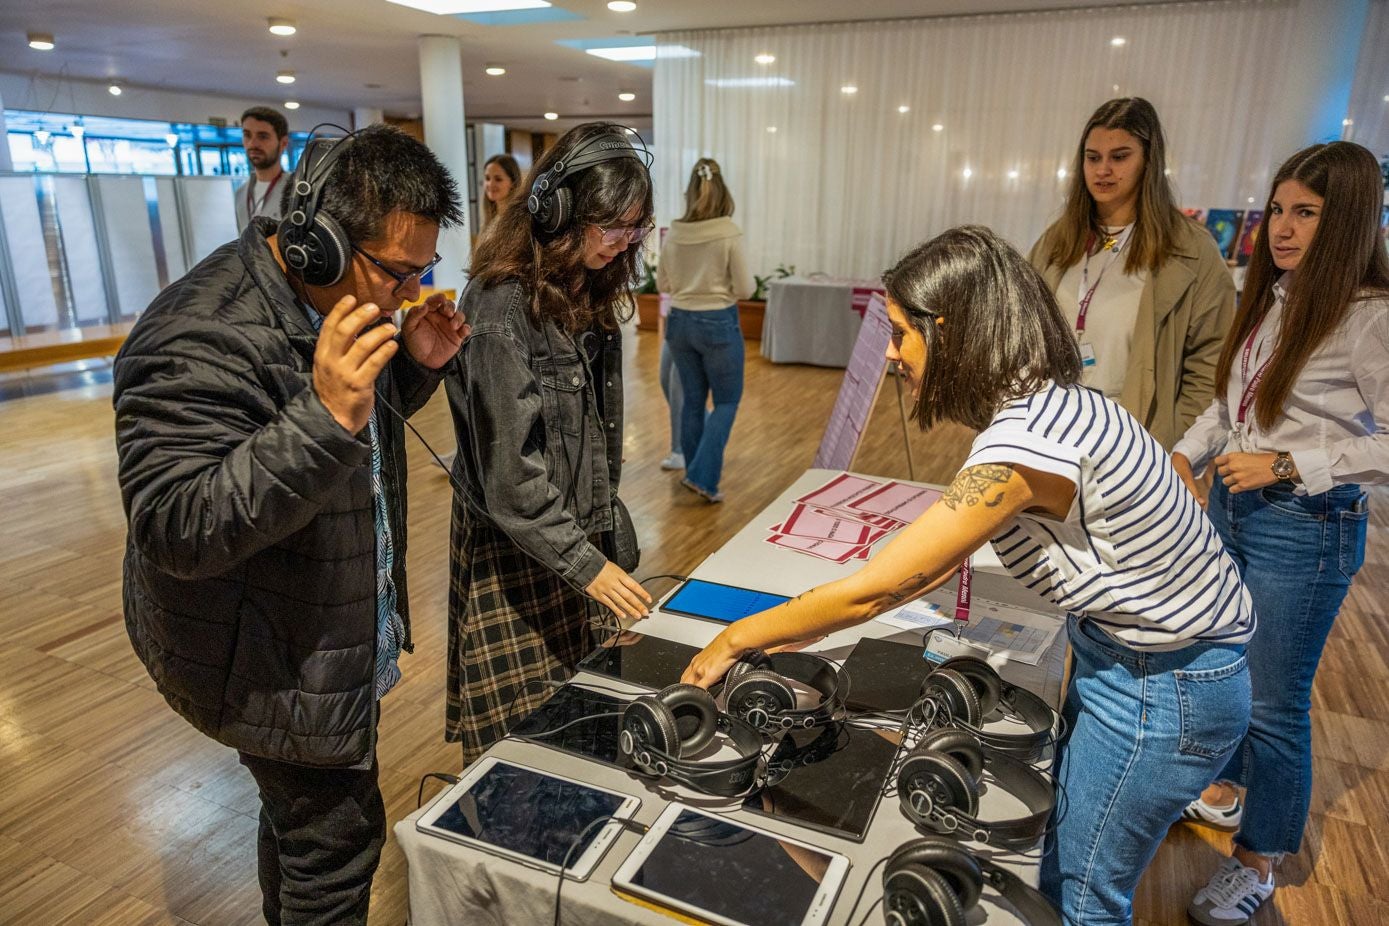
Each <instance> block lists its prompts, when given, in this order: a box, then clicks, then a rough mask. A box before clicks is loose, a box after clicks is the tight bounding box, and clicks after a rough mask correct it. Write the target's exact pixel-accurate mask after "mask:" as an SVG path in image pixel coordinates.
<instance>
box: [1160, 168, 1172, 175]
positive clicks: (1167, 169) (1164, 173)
mask: <svg viewBox="0 0 1389 926" xmlns="http://www.w3.org/2000/svg"><path fill="white" fill-rule="evenodd" d="M1162 175H1163V176H1164V177H1170V176H1172V168H1170V167H1168V168H1165V169H1164V170H1163V172H1162Z"/></svg>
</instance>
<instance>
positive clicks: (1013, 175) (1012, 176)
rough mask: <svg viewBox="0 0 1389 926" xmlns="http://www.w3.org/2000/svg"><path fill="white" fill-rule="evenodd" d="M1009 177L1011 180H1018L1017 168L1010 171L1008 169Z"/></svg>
mask: <svg viewBox="0 0 1389 926" xmlns="http://www.w3.org/2000/svg"><path fill="white" fill-rule="evenodd" d="M1008 179H1009V180H1016V179H1018V172H1017V171H1015V170H1010V171H1008Z"/></svg>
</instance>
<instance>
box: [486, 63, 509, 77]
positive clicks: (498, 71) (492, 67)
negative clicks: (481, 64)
mask: <svg viewBox="0 0 1389 926" xmlns="http://www.w3.org/2000/svg"><path fill="white" fill-rule="evenodd" d="M505 73H506V68H504V67H502V66H501V65H500V64H489V65H487V76H488V77H501V76H502V75H503V74H505Z"/></svg>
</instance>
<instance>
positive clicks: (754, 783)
mask: <svg viewBox="0 0 1389 926" xmlns="http://www.w3.org/2000/svg"><path fill="white" fill-rule="evenodd" d="M716 729H717V730H718V732H720V733H722V734H724V735H725V736H727V737H728V740H729V742H731V743H732V744H733V748H734V749H736V750H737V751H738V757H737V758H736V759H720V760H718V761H716V762H701V761H699V760H696V759H682V758H680V757H678V756H675V755H672V754H671V753H668V752H665V751H663V750H660V749H657V748H655V747H654V746H652V745H651V744H650V743H647V742H644V741H643V740H642V739H641V737H640V736H638V735H636V734H634V733H633V732H632V730H631V729H629V728H628V727H627V726H626V725H625V724H624V725H623V729H622V733H621V735H620V737H619V739H618V744H619V749H620V750H621V752H622V754H623V755H624V756H625V757H626V758H628V759H629V760H630V761H631V762H632V764H633V765H635V766H636V767H637V768H638V769H640V770H641V771H643V772H646V773H647V774H650V775H655V776H657V777H660V778H668V779H670V780H671V781H674V782H676V783H677V784H682V785H684V786H686V787H688V788H691V789H693V790H695V791H699V792H701V793H704V794H710V795H714V796H716V797H742V796H744V795H747V794H749V793H751V792H753V791H755V790H757V789H758V788H760V787H761V786H762V783H763V782H762V780H761V777H762V776H760V775H759V774H758V766H759V765H760V764H761V760H762V747H763V741H762V736H761V734H759V733H758V732H757V731H756V730H754V729H753V728H752V727H751V726H749V725H748V724H746V723H744V722H743V721H741V720H739V719H738V718H737V717H733V716H730V715H729V714H719V716H718V720H717V721H716Z"/></svg>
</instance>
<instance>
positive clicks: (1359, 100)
mask: <svg viewBox="0 0 1389 926" xmlns="http://www.w3.org/2000/svg"><path fill="white" fill-rule="evenodd" d="M1350 118H1351V125H1350V127H1349V129H1348V130H1347V132H1346V138H1348V139H1350V140H1351V141H1353V142H1359V143H1360V144H1362V145H1364V146H1365V147H1366V148H1369V149H1370V150H1371V151H1373V152H1374V153H1375V154H1376V155H1378V156H1379V157H1380V158H1381V159H1383V158H1387V157H1389V0H1371V2H1370V14H1369V16H1368V17H1367V20H1366V23H1365V37H1364V38H1363V39H1361V41H1360V57H1359V59H1358V60H1357V61H1356V65H1355V83H1354V85H1353V86H1352V88H1351V92H1350Z"/></svg>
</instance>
